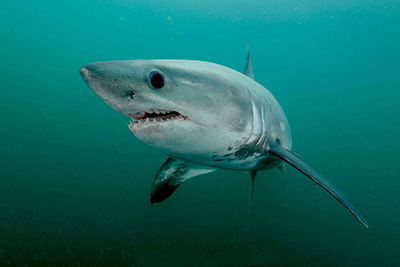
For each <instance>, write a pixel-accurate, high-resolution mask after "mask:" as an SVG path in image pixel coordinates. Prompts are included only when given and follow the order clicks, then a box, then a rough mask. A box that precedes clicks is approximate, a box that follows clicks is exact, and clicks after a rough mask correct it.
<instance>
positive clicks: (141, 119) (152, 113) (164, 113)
mask: <svg viewBox="0 0 400 267" xmlns="http://www.w3.org/2000/svg"><path fill="white" fill-rule="evenodd" d="M127 116H128V117H130V118H131V119H132V120H131V122H130V123H129V125H128V126H129V130H131V131H134V130H136V129H138V128H141V127H146V126H156V125H159V124H167V123H170V122H172V121H184V120H188V118H187V117H186V116H184V115H182V114H180V113H179V112H177V111H174V110H163V109H149V110H146V111H141V112H137V113H132V114H127Z"/></svg>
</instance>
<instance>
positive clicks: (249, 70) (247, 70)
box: [243, 46, 254, 80]
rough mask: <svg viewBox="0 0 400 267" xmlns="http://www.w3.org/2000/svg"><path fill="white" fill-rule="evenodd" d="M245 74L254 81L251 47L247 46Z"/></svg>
mask: <svg viewBox="0 0 400 267" xmlns="http://www.w3.org/2000/svg"><path fill="white" fill-rule="evenodd" d="M243 74H244V75H247V76H249V77H250V78H252V79H253V80H254V75H253V66H252V65H251V58H250V47H249V46H247V54H246V63H245V65H244V70H243Z"/></svg>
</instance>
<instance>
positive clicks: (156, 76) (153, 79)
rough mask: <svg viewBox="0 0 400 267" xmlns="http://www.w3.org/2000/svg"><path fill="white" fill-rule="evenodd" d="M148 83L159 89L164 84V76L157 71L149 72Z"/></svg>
mask: <svg viewBox="0 0 400 267" xmlns="http://www.w3.org/2000/svg"><path fill="white" fill-rule="evenodd" d="M150 84H151V86H153V87H154V88H156V89H161V88H162V87H163V86H164V78H163V77H162V76H161V74H160V73H158V72H152V73H150Z"/></svg>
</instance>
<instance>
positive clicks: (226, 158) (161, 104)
mask: <svg viewBox="0 0 400 267" xmlns="http://www.w3.org/2000/svg"><path fill="white" fill-rule="evenodd" d="M80 74H81V77H82V78H83V80H84V81H85V82H86V83H87V85H88V86H89V87H90V88H91V89H92V90H93V92H94V93H95V94H96V95H97V96H99V97H100V98H101V99H102V100H103V101H104V102H105V103H107V104H108V105H109V106H110V107H112V108H113V109H115V110H116V111H118V112H120V113H122V114H124V115H126V116H128V117H130V118H131V119H132V120H131V122H130V123H129V125H128V127H129V130H130V131H131V132H132V133H133V134H134V135H135V136H136V137H137V138H138V139H139V140H142V141H143V142H145V143H147V144H149V145H151V146H155V147H157V148H159V149H160V150H162V151H163V152H164V153H165V154H167V155H168V156H169V158H168V159H167V161H166V162H165V163H164V164H163V165H162V166H161V168H160V169H159V170H158V172H157V174H156V176H155V178H154V181H153V185H152V187H151V196H150V202H151V203H152V204H153V203H158V202H162V201H164V200H165V199H167V198H168V197H169V196H171V194H172V193H173V192H174V191H175V190H176V189H177V187H178V186H179V185H181V184H182V183H183V182H184V181H186V180H188V179H190V178H193V177H195V176H199V175H202V174H206V173H209V172H213V171H215V170H216V169H228V170H236V171H247V172H250V174H251V186H250V188H251V189H250V198H251V197H252V195H253V188H254V179H255V176H256V173H257V172H258V171H261V170H268V169H273V168H278V169H279V170H280V171H281V172H282V173H285V166H284V163H287V164H289V165H291V166H293V167H294V168H296V169H297V170H298V171H300V172H301V173H303V174H304V175H305V176H307V177H308V178H310V179H311V180H312V181H313V182H315V183H316V184H318V185H319V186H321V187H322V188H323V189H324V190H326V191H327V192H328V193H329V194H331V195H332V196H333V197H334V198H336V199H337V200H338V201H339V202H340V203H341V204H342V205H343V206H344V207H345V208H346V209H348V210H349V211H350V212H351V213H352V214H353V215H354V216H355V217H356V218H357V219H358V220H359V221H360V222H361V223H362V224H363V225H364V226H365V227H367V228H368V224H367V221H366V220H365V219H364V218H363V217H362V215H361V214H360V213H359V212H358V211H357V210H356V208H355V207H354V206H353V205H352V204H351V202H350V201H349V200H348V199H347V198H346V197H345V196H344V195H343V194H342V193H341V192H340V191H339V190H338V189H337V188H336V187H335V186H334V185H333V184H332V183H330V182H329V181H328V180H327V179H326V178H325V177H323V176H322V175H321V174H320V173H318V172H317V171H315V170H314V169H313V168H311V167H310V166H309V165H308V164H307V163H305V162H304V161H303V159H302V158H300V157H299V156H298V155H297V154H295V153H293V152H291V148H292V136H291V132H290V127H289V123H288V120H287V118H286V115H285V113H284V111H283V109H282V107H281V106H280V105H279V103H278V102H277V100H276V99H275V98H274V96H273V95H272V94H271V93H270V92H269V91H268V90H267V89H265V88H264V87H263V86H262V85H260V84H259V83H257V82H256V81H254V76H253V69H252V65H251V60H250V54H249V50H247V57H246V64H245V68H244V72H243V73H240V72H237V71H235V70H233V69H230V68H227V67H224V66H221V65H218V64H214V63H209V62H202V61H191V60H126V61H108V62H98V63H92V64H87V65H85V66H83V67H82V68H81V69H80Z"/></svg>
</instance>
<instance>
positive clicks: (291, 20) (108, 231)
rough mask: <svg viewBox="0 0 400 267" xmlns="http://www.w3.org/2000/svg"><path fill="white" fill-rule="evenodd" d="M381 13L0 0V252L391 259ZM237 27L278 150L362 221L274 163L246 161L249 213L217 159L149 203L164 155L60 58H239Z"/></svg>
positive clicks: (389, 120)
mask: <svg viewBox="0 0 400 267" xmlns="http://www.w3.org/2000/svg"><path fill="white" fill-rule="evenodd" d="M399 29H400V4H399V2H398V1H395V0H384V1H378V0H367V1H352V0H350V1H310V0H299V1H293V0H292V1H226V0H215V1H211V0H206V1H194V0H183V1H177V0H172V1H161V0H156V1H139V0H138V1H128V0H126V1H123V0H118V1H111V0H108V1H105V0H104V1H103V0H96V1H77V0H70V1H58V0H56V1H30V0H25V1H9V0H5V1H2V2H1V4H0V40H1V41H0V82H1V83H0V88H1V90H0V116H1V117H0V118H1V119H0V266H400V255H399V251H400V164H399V160H400V144H399V137H400V116H399V115H400V64H399V62H400V52H399V51H400V31H399ZM247 45H250V48H251V53H252V59H253V68H254V72H255V78H256V80H257V81H258V82H260V83H261V84H263V85H264V86H265V87H266V88H268V89H269V90H270V91H271V92H272V93H273V94H274V95H275V97H276V98H277V99H278V101H279V102H280V103H281V105H282V106H283V108H284V110H285V112H286V114H287V117H288V119H289V122H290V124H291V128H292V134H293V150H294V151H296V152H297V153H299V154H300V155H301V156H302V157H303V158H304V159H305V160H306V161H307V162H308V163H310V164H311V165H312V166H313V167H315V168H316V169H317V170H319V171H320V172H321V173H323V174H324V175H325V176H327V177H328V178H329V179H330V180H331V181H332V182H334V183H335V184H336V185H337V186H338V187H339V188H340V189H341V190H342V191H343V192H344V193H345V194H346V195H347V196H348V198H350V199H351V200H352V201H353V203H354V204H355V205H356V206H357V207H358V209H359V210H360V211H361V213H363V214H364V216H365V217H366V218H367V220H368V221H369V224H370V229H365V228H364V227H363V226H362V225H361V224H360V223H359V222H357V220H355V218H354V217H353V216H352V215H351V214H350V213H349V212H348V211H347V210H346V209H344V208H343V207H342V206H341V205H340V204H339V203H337V202H336V201H335V200H334V199H333V198H332V197H331V196H329V195H328V194H327V193H326V192H325V191H323V190H321V189H320V188H319V187H318V186H316V185H315V184H313V183H312V182H310V181H309V180H308V179H307V178H306V177H304V176H302V175H301V174H300V173H298V172H297V171H296V170H294V169H293V168H290V167H288V168H287V175H286V177H285V178H282V177H281V176H280V174H279V172H278V171H276V170H272V171H268V172H267V171H266V172H263V173H260V174H259V175H258V179H257V181H256V187H255V196H254V200H253V208H252V214H251V215H248V210H247V208H248V191H249V177H248V176H249V175H248V174H247V173H242V172H233V171H218V172H215V173H212V174H209V175H207V176H201V177H198V178H196V179H192V180H190V181H188V182H187V183H185V184H184V185H182V186H181V188H179V189H178V190H177V192H176V193H175V194H174V195H173V196H172V197H171V198H170V199H168V200H167V201H165V202H164V203H162V204H159V205H153V206H151V205H150V203H149V192H150V186H151V182H152V179H153V177H154V174H155V173H156V171H157V169H158V168H159V166H160V165H161V164H162V163H163V162H164V160H165V159H166V156H165V155H163V154H162V153H161V152H159V151H158V150H156V149H155V148H152V147H148V146H146V145H145V144H143V143H141V142H140V141H139V140H137V139H135V138H134V136H133V135H132V134H131V133H130V131H129V130H128V128H127V126H126V124H127V123H128V121H129V119H128V118H126V117H125V116H123V115H121V114H119V113H117V112H115V111H113V110H112V109H111V108H109V107H108V106H107V105H106V104H104V103H103V102H102V101H101V100H100V99H99V98H97V97H96V96H95V95H94V94H93V93H92V92H91V91H90V89H89V88H88V87H87V86H86V85H85V83H84V82H83V81H82V80H81V78H80V76H79V72H78V71H79V68H80V67H81V66H82V65H84V64H86V63H90V62H95V61H104V60H123V59H159V58H163V59H195V60H205V61H211V62H215V63H219V64H222V65H225V66H228V67H231V68H234V69H236V70H239V71H240V70H242V69H243V65H244V59H245V51H246V46H247ZM194 97H195V96H194ZM221 108H223V103H221Z"/></svg>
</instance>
